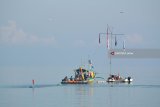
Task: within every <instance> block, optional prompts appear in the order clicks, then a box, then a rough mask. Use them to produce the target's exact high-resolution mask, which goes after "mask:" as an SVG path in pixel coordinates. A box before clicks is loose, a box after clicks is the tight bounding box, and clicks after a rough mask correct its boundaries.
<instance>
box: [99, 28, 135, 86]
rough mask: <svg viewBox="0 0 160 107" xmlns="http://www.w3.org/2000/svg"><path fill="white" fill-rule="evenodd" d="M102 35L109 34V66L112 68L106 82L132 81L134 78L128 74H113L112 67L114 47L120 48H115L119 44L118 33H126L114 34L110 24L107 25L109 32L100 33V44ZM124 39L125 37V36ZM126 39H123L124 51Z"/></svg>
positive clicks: (123, 50)
mask: <svg viewBox="0 0 160 107" xmlns="http://www.w3.org/2000/svg"><path fill="white" fill-rule="evenodd" d="M101 35H107V41H106V42H107V49H108V56H109V64H110V66H109V68H110V75H109V77H108V78H107V80H106V82H108V83H110V82H112V83H114V82H115V83H125V82H128V83H130V82H132V81H133V79H132V78H131V77H130V76H128V77H125V78H123V77H121V76H120V75H119V74H118V75H113V74H112V73H111V68H112V57H114V56H115V52H114V49H118V48H115V47H116V46H117V35H124V34H114V33H112V31H111V29H110V28H109V26H107V33H99V44H100V41H101V40H100V37H101ZM113 38H114V39H115V40H114V41H115V43H114V45H115V47H114V48H113V42H112V39H113ZM123 39H124V38H123ZM125 49H126V48H125V39H124V40H123V49H122V52H125ZM102 82H103V81H99V83H102Z"/></svg>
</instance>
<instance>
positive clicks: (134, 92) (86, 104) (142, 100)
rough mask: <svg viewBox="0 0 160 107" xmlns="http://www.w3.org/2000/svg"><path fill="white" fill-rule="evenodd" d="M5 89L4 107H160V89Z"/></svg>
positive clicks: (0, 103) (1, 92)
mask: <svg viewBox="0 0 160 107" xmlns="http://www.w3.org/2000/svg"><path fill="white" fill-rule="evenodd" d="M29 87H30V86H29V85H18V86H1V88H0V107H160V85H134V84H107V83H101V84H97V83H94V84H85V85H60V84H59V85H56V84H53V85H52V84H51V85H36V86H35V88H29Z"/></svg>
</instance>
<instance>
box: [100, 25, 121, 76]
mask: <svg viewBox="0 0 160 107" xmlns="http://www.w3.org/2000/svg"><path fill="white" fill-rule="evenodd" d="M102 35H107V41H106V42H107V49H108V54H109V72H110V75H111V73H112V58H111V55H110V54H111V53H109V52H110V50H112V39H113V37H114V38H115V40H116V36H117V35H124V34H113V33H112V31H111V29H110V27H109V26H108V25H107V33H99V44H100V41H101V40H100V37H101V36H102ZM116 45H117V41H116Z"/></svg>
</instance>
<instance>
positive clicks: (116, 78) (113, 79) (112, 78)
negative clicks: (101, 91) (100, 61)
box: [107, 75, 133, 83]
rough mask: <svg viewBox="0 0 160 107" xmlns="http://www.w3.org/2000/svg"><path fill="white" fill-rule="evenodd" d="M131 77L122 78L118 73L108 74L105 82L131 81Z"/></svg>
mask: <svg viewBox="0 0 160 107" xmlns="http://www.w3.org/2000/svg"><path fill="white" fill-rule="evenodd" d="M132 81H133V79H132V78H131V77H127V78H123V77H121V76H119V75H110V76H109V77H108V79H107V82H120V83H121V82H122V83H123V82H128V83H129V82H132Z"/></svg>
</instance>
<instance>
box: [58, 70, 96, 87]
mask: <svg viewBox="0 0 160 107" xmlns="http://www.w3.org/2000/svg"><path fill="white" fill-rule="evenodd" d="M74 72H75V76H74V77H72V76H71V77H70V78H68V77H67V76H66V77H65V78H64V79H62V82H61V84H89V83H93V81H94V79H95V72H94V71H92V70H87V69H85V68H82V67H80V68H78V69H76V70H74Z"/></svg>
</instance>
